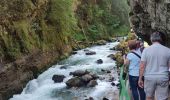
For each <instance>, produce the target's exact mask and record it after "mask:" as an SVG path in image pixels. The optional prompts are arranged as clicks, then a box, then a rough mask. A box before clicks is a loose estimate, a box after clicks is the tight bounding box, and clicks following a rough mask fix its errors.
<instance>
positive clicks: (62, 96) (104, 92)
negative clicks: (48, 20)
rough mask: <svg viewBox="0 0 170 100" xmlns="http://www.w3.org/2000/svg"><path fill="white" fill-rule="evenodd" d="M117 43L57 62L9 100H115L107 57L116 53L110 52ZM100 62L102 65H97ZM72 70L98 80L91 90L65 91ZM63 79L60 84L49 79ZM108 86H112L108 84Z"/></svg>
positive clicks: (113, 73) (113, 72)
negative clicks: (57, 76)
mask: <svg viewBox="0 0 170 100" xmlns="http://www.w3.org/2000/svg"><path fill="white" fill-rule="evenodd" d="M118 43H119V42H114V43H107V44H106V45H102V46H93V47H90V48H86V49H82V50H79V51H77V54H73V55H71V56H70V57H69V58H68V59H66V60H64V61H61V62H59V63H58V64H56V65H54V66H52V67H51V68H49V69H48V70H46V71H45V72H43V73H42V74H41V75H39V77H38V78H37V79H33V80H31V81H29V82H28V83H27V85H26V87H25V88H24V89H23V91H22V93H21V94H16V95H13V97H12V98H11V99H10V100H85V99H86V100H89V99H90V100H91V99H92V98H93V99H94V100H103V98H107V99H109V100H118V94H119V90H118V87H117V86H116V85H113V82H114V83H115V84H117V83H118V75H117V68H116V66H115V61H114V60H112V59H111V58H109V57H107V56H108V55H110V54H114V53H116V51H113V50H110V48H112V47H114V46H116V45H117V44H118ZM89 51H94V52H96V54H94V55H86V53H87V52H89ZM98 59H102V61H103V63H100V64H99V63H97V62H96V61H97V60H98ZM76 70H87V71H89V72H91V73H94V74H96V75H98V76H99V78H98V79H97V80H96V81H97V85H96V86H94V87H80V88H75V87H72V88H67V86H66V84H65V82H66V81H68V80H69V79H71V78H72V77H73V76H72V75H69V73H70V72H74V71H76ZM55 74H57V75H64V76H65V78H64V80H63V82H60V83H54V81H53V80H52V77H53V75H55ZM111 83H112V84H111Z"/></svg>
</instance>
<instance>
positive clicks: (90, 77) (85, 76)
mask: <svg viewBox="0 0 170 100" xmlns="http://www.w3.org/2000/svg"><path fill="white" fill-rule="evenodd" d="M81 78H82V80H83V81H84V82H86V83H88V82H89V81H90V80H92V79H93V77H92V76H91V75H90V74H86V75H83V76H82V77H81Z"/></svg>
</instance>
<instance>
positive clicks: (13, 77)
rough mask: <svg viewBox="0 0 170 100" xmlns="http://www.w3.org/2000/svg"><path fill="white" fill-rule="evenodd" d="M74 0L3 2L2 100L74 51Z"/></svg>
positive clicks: (0, 18)
mask: <svg viewBox="0 0 170 100" xmlns="http://www.w3.org/2000/svg"><path fill="white" fill-rule="evenodd" d="M72 3H73V2H72V0H69V1H67V0H62V1H61V0H1V1H0V61H1V62H0V100H7V99H8V98H9V97H11V96H12V94H14V93H19V92H21V90H22V88H23V87H24V86H25V84H26V83H27V82H28V81H29V80H30V79H32V78H34V77H36V75H37V74H38V73H39V72H40V71H42V70H43V69H44V68H46V67H47V66H48V65H49V64H51V63H53V62H55V61H57V60H59V59H62V58H63V57H64V56H67V55H68V53H69V52H70V51H71V41H70V42H69V40H70V35H71V34H72V33H73V31H74V28H73V27H74V26H75V25H76V23H75V22H74V20H75V18H74V15H73V14H74V11H73V9H72V7H73V6H72Z"/></svg>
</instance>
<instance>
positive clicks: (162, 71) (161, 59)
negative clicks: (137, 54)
mask: <svg viewBox="0 0 170 100" xmlns="http://www.w3.org/2000/svg"><path fill="white" fill-rule="evenodd" d="M150 39H151V42H152V45H151V46H150V47H147V48H145V49H144V51H143V53H142V57H141V63H140V72H139V81H138V85H139V86H140V87H142V88H143V87H144V90H145V93H146V100H153V99H154V95H155V93H156V98H157V100H168V95H169V94H168V92H169V88H168V86H169V68H170V49H169V48H167V47H165V46H163V45H161V44H160V43H161V42H162V39H161V34H160V33H159V32H154V33H153V34H151V37H150ZM143 75H144V82H143V81H142V76H143Z"/></svg>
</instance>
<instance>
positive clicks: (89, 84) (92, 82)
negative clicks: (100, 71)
mask: <svg viewBox="0 0 170 100" xmlns="http://www.w3.org/2000/svg"><path fill="white" fill-rule="evenodd" d="M96 85H97V81H96V80H91V81H90V82H89V83H88V84H87V87H94V86H96Z"/></svg>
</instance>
